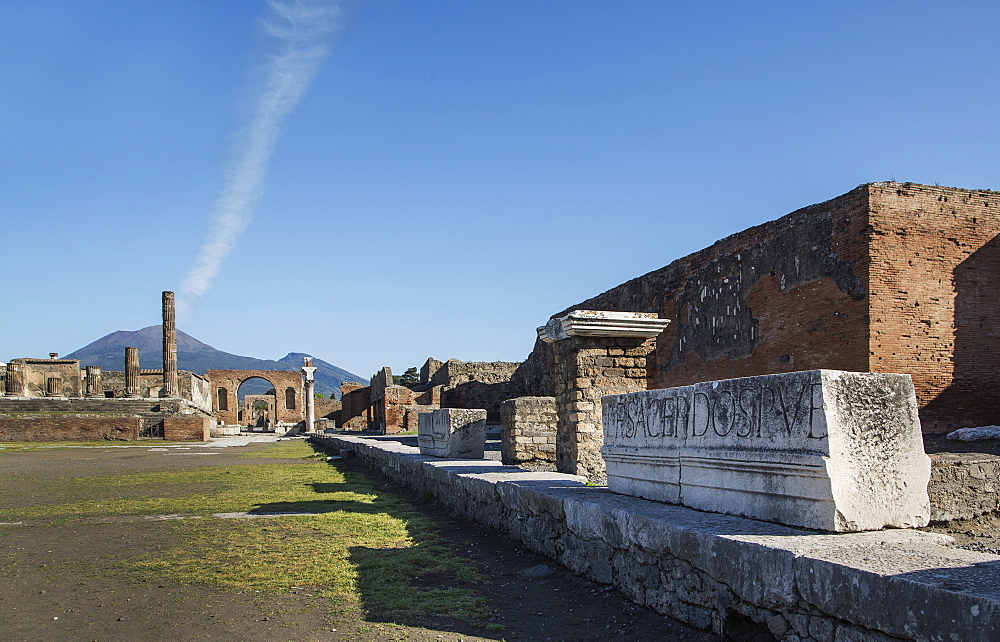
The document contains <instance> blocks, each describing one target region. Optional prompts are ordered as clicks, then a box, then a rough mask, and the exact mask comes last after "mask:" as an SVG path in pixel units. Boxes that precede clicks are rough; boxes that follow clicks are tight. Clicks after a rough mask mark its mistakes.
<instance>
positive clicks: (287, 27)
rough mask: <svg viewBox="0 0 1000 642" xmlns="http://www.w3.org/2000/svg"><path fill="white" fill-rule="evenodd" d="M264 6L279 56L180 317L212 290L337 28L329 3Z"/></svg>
mask: <svg viewBox="0 0 1000 642" xmlns="http://www.w3.org/2000/svg"><path fill="white" fill-rule="evenodd" d="M268 5H269V6H270V13H269V15H268V16H267V18H266V19H264V20H263V21H262V27H263V30H264V32H265V33H266V34H267V35H268V36H270V37H271V38H272V39H273V40H274V41H275V44H276V45H277V48H278V52H277V53H275V54H273V55H271V56H270V57H269V58H268V60H267V62H266V64H265V65H264V68H263V70H262V73H261V76H262V77H263V82H262V83H261V85H260V87H259V89H257V91H256V92H254V98H253V99H252V100H251V104H252V111H251V114H252V115H251V117H250V120H249V122H248V123H247V124H246V126H245V127H244V128H242V129H241V130H240V132H239V134H238V135H237V137H236V143H235V145H234V148H235V153H234V158H235V161H234V162H233V164H232V165H231V166H230V167H229V168H228V170H227V171H226V175H225V178H224V183H223V187H222V190H221V191H220V193H219V195H218V197H216V199H215V202H214V203H213V204H212V213H211V222H210V226H209V231H208V235H207V236H206V238H205V242H204V243H203V244H202V246H201V248H200V249H199V251H198V255H197V257H196V258H195V260H194V264H193V265H192V267H191V269H190V270H189V271H188V274H187V276H186V277H185V279H184V283H183V285H182V286H181V289H180V297H179V298H178V313H179V314H181V315H182V316H187V315H188V314H189V313H190V311H191V308H192V307H193V306H194V305H195V303H197V302H198V301H199V300H200V299H201V298H202V297H203V296H204V295H205V294H206V293H207V292H208V291H209V289H211V287H212V282H213V281H214V280H215V277H216V276H217V275H218V273H219V269H220V267H221V266H222V263H223V261H225V259H226V257H227V256H229V253H230V252H231V251H232V250H233V248H234V247H235V246H236V244H237V243H238V242H239V240H240V238H241V237H242V236H243V232H244V231H245V230H246V228H247V225H248V224H249V223H250V219H251V218H253V214H254V212H255V211H256V209H257V205H258V204H259V203H260V199H261V196H262V195H263V193H264V180H265V178H266V176H267V169H268V164H269V162H270V160H271V155H272V154H273V153H274V146H275V144H276V143H277V141H278V137H279V136H280V134H281V126H282V124H283V123H284V122H285V119H287V118H288V116H289V114H291V113H292V112H293V111H294V110H295V107H296V106H297V105H298V103H299V100H300V99H301V98H302V95H303V94H304V93H305V90H306V88H307V87H308V86H309V83H310V82H311V81H312V79H313V78H314V77H315V75H316V73H317V72H318V71H319V68H320V66H321V65H322V64H323V61H324V60H325V59H326V57H327V55H328V54H329V53H330V49H329V39H330V36H331V35H332V34H333V32H334V31H335V30H336V28H337V27H338V26H339V25H338V19H339V14H340V10H339V8H338V7H337V6H336V5H335V4H333V3H331V2H329V1H327V0H297V1H295V2H278V1H277V0H269V2H268Z"/></svg>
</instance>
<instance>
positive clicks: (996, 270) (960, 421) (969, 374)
mask: <svg viewBox="0 0 1000 642" xmlns="http://www.w3.org/2000/svg"><path fill="white" fill-rule="evenodd" d="M997 275H1000V236H995V237H993V238H992V239H990V240H989V241H988V242H987V243H986V244H985V245H983V246H982V247H981V248H979V249H978V250H976V251H975V252H973V253H972V254H971V255H969V258H967V259H965V260H964V261H962V262H961V263H959V264H958V265H957V266H955V269H954V271H953V272H952V278H953V283H954V284H955V316H954V327H955V349H954V353H953V361H952V382H951V384H950V385H949V386H948V387H947V388H945V389H944V390H943V391H941V393H940V394H939V395H938V396H937V397H935V398H934V399H933V400H931V401H930V402H929V403H927V404H926V405H925V406H924V408H923V409H922V411H921V413H920V419H921V422H922V423H924V424H925V425H926V426H930V427H937V428H949V429H952V430H953V429H955V428H960V427H963V426H990V425H1000V404H998V403H996V399H995V389H996V384H997V373H998V372H1000V324H998V319H1000V279H998V278H997Z"/></svg>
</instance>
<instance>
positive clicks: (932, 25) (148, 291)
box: [0, 0, 1000, 376]
mask: <svg viewBox="0 0 1000 642" xmlns="http://www.w3.org/2000/svg"><path fill="white" fill-rule="evenodd" d="M340 6H341V8H342V14H341V16H340V29H339V31H338V32H337V34H336V35H335V36H333V37H332V38H331V39H330V50H331V52H330V55H329V57H328V58H327V59H326V61H325V63H324V64H323V66H322V67H321V68H320V69H319V71H318V72H317V73H316V75H315V77H314V78H313V79H312V82H311V84H310V85H309V87H308V90H307V91H306V93H305V94H304V96H303V97H302V99H301V102H299V103H298V105H297V108H296V109H295V110H294V112H292V113H291V114H290V115H289V116H288V117H287V119H285V120H284V122H283V128H282V131H281V136H280V138H279V139H278V140H277V143H276V145H275V146H274V149H273V153H272V154H271V156H270V162H269V172H268V174H267V176H266V181H265V182H264V191H263V193H262V196H261V199H260V201H259V205H258V207H257V208H256V211H255V213H254V216H253V218H252V220H251V221H250V223H249V224H248V226H247V228H246V231H245V233H244V235H243V236H242V238H241V239H240V240H239V242H238V244H237V245H236V246H235V248H234V249H233V251H232V253H231V254H230V255H229V256H228V257H227V258H226V259H225V261H224V262H223V263H222V265H221V267H220V270H219V272H218V275H217V277H216V278H215V279H214V280H213V281H212V284H211V289H210V290H209V291H208V292H207V293H206V294H205V295H204V296H203V297H202V298H201V300H199V301H198V302H197V303H196V305H195V306H194V307H193V309H192V311H191V313H190V314H189V315H188V316H187V318H186V319H182V320H181V322H180V327H181V329H182V330H184V331H186V332H188V333H189V334H191V335H193V336H195V337H196V338H198V339H200V340H202V341H205V342H207V343H209V344H211V345H213V346H215V347H217V348H219V349H221V350H226V351H228V352H234V353H237V354H244V355H250V356H255V357H260V358H280V357H281V356H284V355H285V354H286V353H287V352H291V351H300V352H309V353H312V354H314V355H316V356H318V357H320V358H322V359H325V360H327V361H330V362H332V363H335V364H337V365H339V366H341V367H344V368H346V369H348V370H350V371H352V372H355V373H357V374H360V375H365V376H369V375H371V374H372V373H373V372H374V371H375V370H376V369H377V368H379V367H381V366H382V365H389V366H391V367H392V368H393V370H394V371H397V372H399V371H401V370H402V369H405V368H406V367H408V366H417V365H420V364H421V363H422V362H423V361H424V359H426V358H427V357H428V356H434V357H436V358H438V359H447V358H457V359H463V360H467V361H478V360H509V361H516V360H521V359H523V358H524V356H525V355H526V354H527V353H528V352H529V351H530V349H531V346H532V343H533V341H534V336H535V334H534V328H535V327H536V326H538V325H541V324H542V323H544V322H545V320H546V319H547V317H548V316H549V315H550V314H552V313H554V312H557V311H559V310H562V309H563V308H565V307H568V306H570V305H572V304H574V303H576V302H579V301H582V300H584V299H586V298H588V297H590V296H593V295H594V294H597V293H599V292H601V291H603V290H606V289H608V288H610V287H613V286H614V285H617V284H619V283H621V282H623V281H626V280H628V279H630V278H632V277H635V276H638V275H641V274H643V273H645V272H648V271H650V270H653V269H656V268H659V267H661V266H663V265H666V264H667V263H669V262H670V261H672V260H674V259H676V258H678V257H681V256H684V255H685V254H688V253H690V252H693V251H696V250H698V249H701V248H702V247H705V246H707V245H709V244H711V243H712V242H714V241H716V240H718V239H720V238H722V237H724V236H727V235H729V234H732V233H734V232H738V231H740V230H742V229H745V228H747V227H750V226H752V225H756V224H758V223H761V222H763V221H766V220H771V219H774V218H777V217H779V216H782V215H783V214H786V213H788V212H790V211H792V210H794V209H797V208H799V207H803V206H805V205H808V204H811V203H815V202H820V201H823V200H826V199H829V198H832V197H834V196H837V195H839V194H842V193H844V192H846V191H848V190H850V189H852V188H854V187H855V186H857V185H859V184H861V183H865V182H869V181H880V180H891V179H896V180H899V181H913V182H919V183H929V184H934V183H940V184H942V185H953V186H959V187H969V188H986V189H1000V165H998V162H997V160H998V159H997V156H998V150H1000V124H998V123H1000V119H998V118H997V107H998V105H1000V95H998V94H1000V90H998V88H1000V82H998V80H1000V78H998V75H1000V72H998V70H1000V64H998V63H1000V49H998V48H997V46H996V33H997V30H998V27H1000V4H998V3H996V2H951V3H947V4H946V3H922V2H907V3H902V2H864V3H860V2H858V3H851V2H837V3H811V2H754V3H746V2H739V3H738V2H651V1H638V0H636V1H627V2H611V1H610V0H609V1H605V2H591V1H586V0H574V1H554V0H552V1H545V0H536V1H533V2H527V1H515V0H504V1H501V0H495V1H469V0H462V1H454V2H449V1H446V0H434V1H433V2H432V1H424V2H420V1H413V0H409V1H404V0H372V1H369V2H364V1H357V2H346V3H343V4H342V5H340ZM268 11H269V9H268V5H267V3H266V2H264V1H263V0H262V1H260V2H258V1H255V0H254V1H251V0H232V1H224V0H214V1H212V2H196V1H194V0H191V1H187V2H184V1H180V0H171V1H169V2H168V1H158V0H144V1H143V2H131V1H124V0H88V2H85V3H83V2H78V1H61V2H60V1H53V0H32V1H30V2H29V1H23V0H6V1H5V2H3V3H0V83H2V87H3V96H4V99H3V100H2V101H0V123H3V125H2V126H0V167H2V171H0V216H2V219H0V220H2V227H0V230H2V232H0V233H2V237H0V238H2V246H0V247H2V250H3V256H4V265H5V278H4V285H3V297H2V301H3V305H2V306H0V309H2V311H3V314H2V315H0V319H2V321H0V360H7V359H10V358H14V357H21V356H44V355H45V354H47V353H48V352H50V351H57V352H60V353H67V352H70V351H72V350H74V349H76V348H79V347H81V346H83V345H85V344H86V343H89V342H90V341H93V340H95V339H97V338H99V337H101V336H103V335H105V334H107V333H109V332H112V331H115V330H135V329H139V328H141V327H145V326H147V325H153V324H156V323H158V322H159V313H160V311H159V293H160V291H161V290H167V289H170V290H180V288H181V286H182V283H183V282H184V279H185V275H187V274H188V272H189V270H191V268H192V265H193V262H194V261H195V258H196V256H197V255H198V252H199V248H200V247H201V245H202V243H203V242H204V240H205V237H206V232H207V230H208V229H209V227H208V226H209V220H210V216H211V214H212V211H213V210H212V208H213V202H214V200H215V198H216V196H217V195H218V194H219V193H220V191H221V190H222V188H223V185H224V180H225V175H226V168H227V167H228V166H229V164H230V163H231V162H232V159H233V155H234V149H236V148H238V147H239V141H240V135H241V134H240V131H241V127H243V126H244V125H245V124H246V122H247V120H248V114H249V113H250V111H251V110H252V105H253V102H254V95H255V93H254V92H255V91H256V88H257V87H258V86H259V84H260V81H261V74H262V69H263V68H264V65H265V64H266V56H267V54H268V53H269V52H270V51H272V49H273V43H272V42H270V41H269V40H268V38H267V36H265V35H264V34H263V30H262V27H261V21H262V19H263V18H264V17H265V16H266V15H267V14H268ZM151 365H152V364H151Z"/></svg>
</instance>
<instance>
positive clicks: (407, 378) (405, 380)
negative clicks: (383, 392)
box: [392, 368, 420, 388]
mask: <svg viewBox="0 0 1000 642" xmlns="http://www.w3.org/2000/svg"><path fill="white" fill-rule="evenodd" d="M392 382H393V383H394V384H396V385H397V386H406V387H407V388H412V387H413V386H415V385H417V384H419V383H420V374H418V373H417V369H416V368H407V369H406V372H404V373H403V374H401V375H392Z"/></svg>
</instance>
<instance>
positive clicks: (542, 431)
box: [500, 397, 556, 464]
mask: <svg viewBox="0 0 1000 642" xmlns="http://www.w3.org/2000/svg"><path fill="white" fill-rule="evenodd" d="M500 459H501V460H502V461H503V463H505V464H519V463H522V462H526V461H535V460H542V461H549V462H554V461H555V460H556V400H555V398H554V397H516V398H514V399H508V400H506V401H504V402H503V403H502V404H500Z"/></svg>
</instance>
